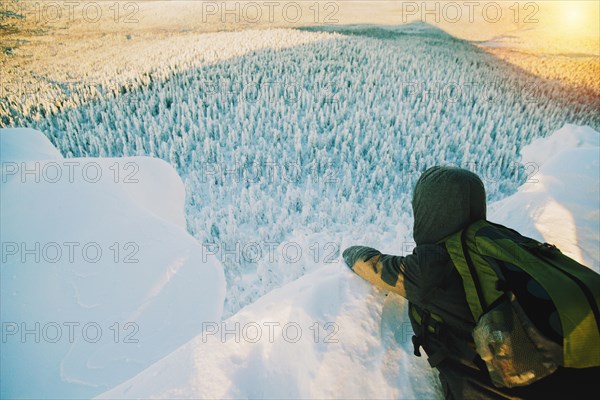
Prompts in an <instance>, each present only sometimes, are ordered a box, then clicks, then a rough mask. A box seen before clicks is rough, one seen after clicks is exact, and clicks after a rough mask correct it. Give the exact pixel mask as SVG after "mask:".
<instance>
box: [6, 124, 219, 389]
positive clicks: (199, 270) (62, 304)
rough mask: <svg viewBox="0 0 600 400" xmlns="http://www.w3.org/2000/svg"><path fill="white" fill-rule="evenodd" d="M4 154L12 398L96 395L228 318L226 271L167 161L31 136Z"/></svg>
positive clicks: (19, 132) (9, 135)
mask: <svg viewBox="0 0 600 400" xmlns="http://www.w3.org/2000/svg"><path fill="white" fill-rule="evenodd" d="M0 149H1V153H0V159H1V161H2V183H1V186H0V189H1V190H0V192H1V214H2V225H1V234H2V263H1V269H0V273H1V316H2V343H1V346H2V350H1V365H2V371H1V378H0V379H1V381H2V389H1V397H2V398H19V397H20V398H85V397H92V396H94V395H97V394H99V393H101V392H103V391H105V390H107V389H109V388H111V387H113V386H115V385H117V384H119V383H121V382H123V381H125V380H127V379H129V378H131V377H132V376H134V375H135V374H137V373H138V372H140V371H142V370H143V369H145V368H146V367H148V366H149V365H151V364H152V363H153V362H155V361H157V360H159V359H161V358H162V357H164V356H165V355H167V354H168V353H170V352H171V351H173V350H175V349H176V348H178V347H179V346H181V345H182V344H184V343H185V342H187V341H188V340H190V339H191V338H193V337H194V336H196V335H197V334H198V333H199V332H201V328H202V321H214V320H218V319H220V318H221V313H222V309H223V301H224V295H225V282H224V276H223V270H222V265H221V264H220V262H219V261H218V260H216V259H215V258H214V257H213V256H211V255H208V254H206V252H205V251H204V249H203V247H202V246H200V244H199V243H198V242H197V241H196V240H195V239H194V238H193V237H191V236H190V235H189V234H188V233H187V232H186V230H185V216H184V198H185V192H184V188H183V184H182V182H181V180H180V178H179V177H178V175H177V173H176V172H175V171H174V170H173V168H172V167H170V166H169V165H168V164H167V163H166V162H164V161H162V160H159V159H153V158H149V157H130V158H118V159H117V158H104V159H100V158H86V159H84V158H71V159H63V158H62V156H60V154H59V153H58V151H57V150H56V149H55V148H54V147H53V146H52V145H51V144H50V142H49V141H48V139H47V138H46V137H45V136H44V135H43V134H42V133H41V132H38V131H34V130H31V129H3V130H1V131H0Z"/></svg>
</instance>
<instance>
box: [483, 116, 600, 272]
mask: <svg viewBox="0 0 600 400" xmlns="http://www.w3.org/2000/svg"><path fill="white" fill-rule="evenodd" d="M521 154H522V163H523V165H525V166H527V181H526V183H524V184H523V186H521V188H520V189H519V191H518V192H517V193H515V194H514V195H512V196H510V197H508V198H505V199H503V200H501V201H498V202H496V203H494V204H493V205H491V209H492V212H491V218H492V219H493V220H495V221H497V222H501V223H503V224H506V225H509V226H512V227H515V228H516V229H517V230H519V231H520V232H522V233H523V234H526V235H528V236H531V237H534V238H536V239H538V240H543V241H546V242H549V243H553V244H555V245H556V246H558V247H559V248H560V249H561V251H563V252H564V253H565V254H567V255H568V256H570V257H573V258H574V259H576V260H577V261H579V262H581V263H583V264H585V265H587V266H589V267H590V268H592V269H594V270H595V271H596V272H600V247H599V243H600V210H599V206H598V205H599V204H600V187H599V186H600V134H599V133H598V132H596V131H595V130H593V129H591V128H589V127H586V126H576V125H570V124H567V125H565V126H564V127H563V128H561V129H559V130H558V131H556V132H554V134H552V136H550V137H547V138H539V139H536V140H534V141H533V142H532V143H531V144H530V145H528V146H526V147H525V148H523V150H522V151H521Z"/></svg>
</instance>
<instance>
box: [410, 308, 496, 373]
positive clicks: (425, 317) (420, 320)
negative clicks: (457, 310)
mask: <svg viewBox="0 0 600 400" xmlns="http://www.w3.org/2000/svg"><path fill="white" fill-rule="evenodd" d="M409 313H410V316H411V319H412V320H413V321H414V322H415V324H416V325H417V329H416V330H415V335H413V337H412V343H413V349H414V355H415V356H417V357H421V351H420V348H421V347H423V346H426V345H427V341H428V340H429V338H430V337H432V336H434V337H436V339H437V340H438V341H439V342H441V343H443V344H444V349H439V350H437V351H436V352H434V353H432V354H429V353H428V354H427V356H428V357H427V361H428V362H429V365H431V367H432V368H435V367H437V366H438V365H439V364H440V363H441V362H442V361H444V360H445V359H447V358H449V357H450V355H451V352H450V350H449V346H452V347H453V348H454V349H455V350H456V351H458V353H459V354H455V357H456V356H460V358H461V359H464V361H460V362H461V363H463V364H465V365H467V366H470V365H469V362H470V363H472V364H473V365H475V367H476V368H478V369H479V370H481V371H484V372H485V373H487V368H486V366H485V363H484V362H483V360H482V359H481V357H479V354H477V352H476V351H475V349H474V348H472V347H471V346H469V344H468V343H467V341H466V340H465V339H463V338H460V337H458V336H456V335H455V334H453V333H452V332H451V331H450V330H449V329H448V328H447V327H446V326H445V324H444V321H443V320H442V318H441V317H440V316H438V315H437V314H434V313H431V312H429V311H427V310H424V309H422V308H419V307H417V306H415V305H414V304H412V303H409ZM452 354H454V353H452ZM465 361H466V362H465Z"/></svg>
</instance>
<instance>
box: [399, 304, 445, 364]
mask: <svg viewBox="0 0 600 400" xmlns="http://www.w3.org/2000/svg"><path fill="white" fill-rule="evenodd" d="M408 310H409V313H410V317H411V319H412V320H413V321H414V322H415V325H417V329H416V332H415V334H414V335H413V337H412V344H413V353H414V355H415V356H417V357H421V351H420V348H421V347H423V346H426V345H427V342H428V340H429V337H430V336H431V335H435V336H440V332H441V330H442V328H443V321H442V318H441V317H440V316H438V315H437V314H433V313H430V312H428V311H426V310H423V309H421V308H419V307H417V306H416V305H414V304H413V303H409V305H408ZM446 356H447V352H446V351H442V350H438V351H436V352H435V353H432V354H429V353H427V361H428V362H429V365H431V367H432V368H435V367H436V366H437V365H439V364H440V363H441V362H442V361H443V360H444V359H445V358H446Z"/></svg>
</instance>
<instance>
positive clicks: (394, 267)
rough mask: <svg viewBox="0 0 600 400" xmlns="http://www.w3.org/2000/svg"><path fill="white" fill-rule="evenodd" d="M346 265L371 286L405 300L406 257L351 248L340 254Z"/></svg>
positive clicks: (359, 247)
mask: <svg viewBox="0 0 600 400" xmlns="http://www.w3.org/2000/svg"><path fill="white" fill-rule="evenodd" d="M342 256H343V257H344V261H345V262H346V264H347V265H348V266H349V267H350V268H351V269H352V270H353V271H354V272H355V273H356V274H358V275H360V276H361V277H362V278H363V279H365V280H367V281H369V282H371V283H372V284H373V285H375V286H377V287H379V288H381V289H385V290H389V291H391V292H394V293H398V294H399V295H401V296H402V297H405V298H406V288H405V276H406V266H405V259H406V257H400V256H392V255H387V254H382V253H381V252H380V251H379V250H375V249H372V248H370V247H364V246H352V247H349V248H347V249H346V250H344V253H343V254H342Z"/></svg>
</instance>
